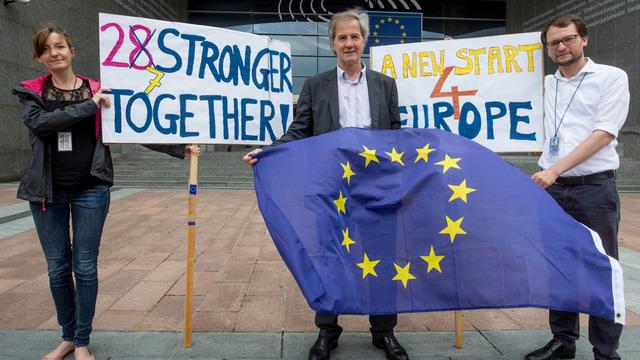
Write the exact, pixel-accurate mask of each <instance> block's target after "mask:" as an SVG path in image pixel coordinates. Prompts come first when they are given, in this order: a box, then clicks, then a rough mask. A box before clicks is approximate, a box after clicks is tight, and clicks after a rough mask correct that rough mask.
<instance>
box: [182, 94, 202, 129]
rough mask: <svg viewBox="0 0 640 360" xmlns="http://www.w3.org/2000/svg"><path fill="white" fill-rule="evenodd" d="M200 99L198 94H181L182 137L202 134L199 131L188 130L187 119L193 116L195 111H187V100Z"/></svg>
mask: <svg viewBox="0 0 640 360" xmlns="http://www.w3.org/2000/svg"><path fill="white" fill-rule="evenodd" d="M194 100H198V96H196V95H193V94H182V95H180V137H183V138H186V137H192V136H198V135H200V133H199V132H197V131H187V119H188V118H192V117H193V113H192V112H189V111H187V101H194Z"/></svg>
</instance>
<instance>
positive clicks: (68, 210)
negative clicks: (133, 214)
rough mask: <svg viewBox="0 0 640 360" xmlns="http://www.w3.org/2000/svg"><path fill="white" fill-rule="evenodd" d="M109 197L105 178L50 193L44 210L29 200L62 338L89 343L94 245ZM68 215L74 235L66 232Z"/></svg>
mask: <svg viewBox="0 0 640 360" xmlns="http://www.w3.org/2000/svg"><path fill="white" fill-rule="evenodd" d="M110 199H111V195H110V193H109V186H108V185H106V184H104V185H97V186H94V187H91V188H89V189H87V190H84V191H79V192H73V193H65V192H58V193H54V194H53V201H52V202H48V203H46V204H45V205H46V210H44V211H43V209H42V203H39V202H31V204H30V205H31V214H32V215H33V220H34V222H35V225H36V230H37V232H38V238H39V239H40V244H41V245H42V249H43V250H44V256H45V258H46V259H47V270H48V273H49V286H50V288H51V295H52V296H53V301H54V303H55V306H56V313H57V315H58V324H60V326H61V327H62V339H63V340H66V341H73V342H74V344H75V346H86V345H88V344H89V338H90V335H91V328H92V322H93V315H94V313H95V307H96V297H97V295H98V248H99V247H100V237H101V236H102V227H103V225H104V221H105V219H106V217H107V212H108V210H109V203H110ZM70 218H71V219H72V220H73V221H72V228H73V237H71V236H70V234H69V220H70ZM72 239H73V241H72ZM72 271H73V273H74V274H75V286H74V283H73V277H72V274H71V273H72Z"/></svg>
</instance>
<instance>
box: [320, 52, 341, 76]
mask: <svg viewBox="0 0 640 360" xmlns="http://www.w3.org/2000/svg"><path fill="white" fill-rule="evenodd" d="M336 64H337V62H336V58H335V56H332V57H319V58H318V74H320V73H323V72H325V71H329V70H331V69H333V68H334V67H336Z"/></svg>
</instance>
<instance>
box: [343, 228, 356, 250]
mask: <svg viewBox="0 0 640 360" xmlns="http://www.w3.org/2000/svg"><path fill="white" fill-rule="evenodd" d="M355 243H356V242H355V241H353V240H351V238H349V228H347V230H342V244H341V245H342V246H345V247H346V248H347V252H351V248H350V247H349V246H351V245H353V244H355Z"/></svg>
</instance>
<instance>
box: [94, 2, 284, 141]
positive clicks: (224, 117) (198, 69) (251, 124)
mask: <svg viewBox="0 0 640 360" xmlns="http://www.w3.org/2000/svg"><path fill="white" fill-rule="evenodd" d="M291 67H292V63H291V50H290V47H289V44H288V43H284V42H280V41H277V40H273V39H269V38H267V37H265V36H259V35H254V34H249V33H243V32H238V31H232V30H226V29H220V28H214V27H207V26H199V25H192V24H183V23H176V22H167V21H159V20H151V19H144V18H138V17H129V16H120V15H111V14H103V13H101V14H100V77H101V81H102V87H105V88H110V89H111V90H112V92H111V101H112V106H111V107H110V108H103V110H102V134H103V141H104V142H105V143H159V144H163V143H164V144H166V143H182V144H186V143H189V144H214V143H215V144H271V143H272V142H273V141H274V140H275V139H277V138H279V137H280V136H282V134H283V133H284V132H285V131H286V129H287V127H288V126H289V124H290V123H291V122H292V121H293V114H292V113H293V108H292V105H291V102H292V70H291Z"/></svg>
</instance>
